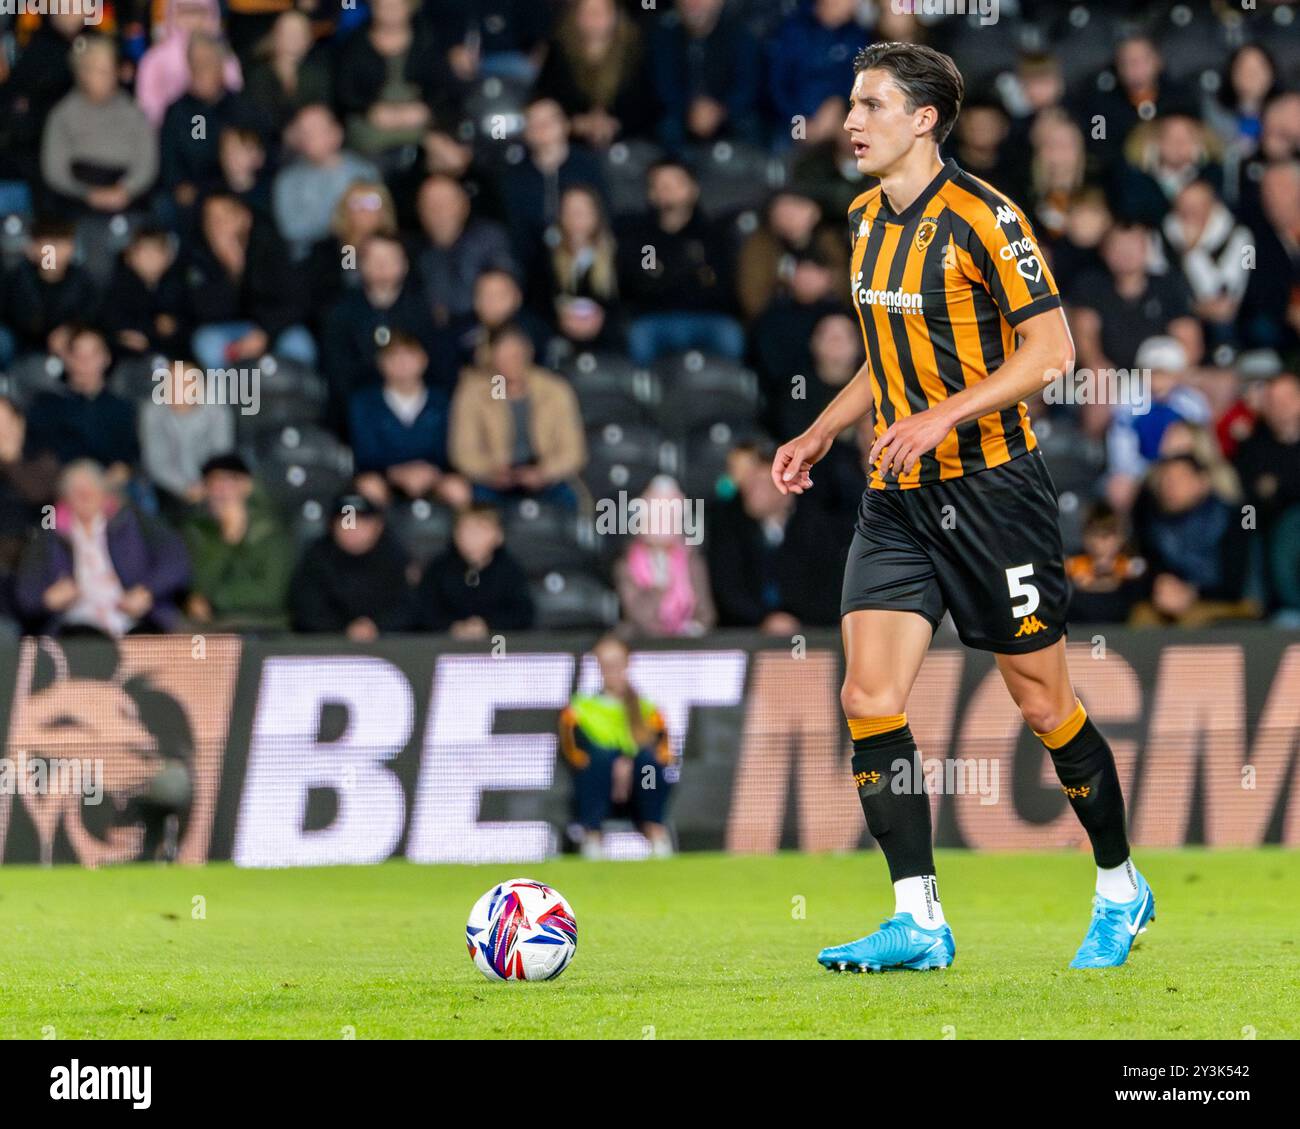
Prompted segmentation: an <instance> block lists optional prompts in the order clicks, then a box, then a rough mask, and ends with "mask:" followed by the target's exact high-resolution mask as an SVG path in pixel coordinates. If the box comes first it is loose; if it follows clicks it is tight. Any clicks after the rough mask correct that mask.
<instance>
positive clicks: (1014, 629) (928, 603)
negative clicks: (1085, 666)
mask: <svg viewBox="0 0 1300 1129" xmlns="http://www.w3.org/2000/svg"><path fill="white" fill-rule="evenodd" d="M1068 602H1069V588H1068V585H1067V583H1066V579H1065V563H1064V560H1063V553H1062V549H1061V529H1060V525H1059V524H1058V520H1057V498H1056V487H1055V486H1054V485H1053V484H1052V478H1051V475H1049V474H1048V473H1047V464H1046V463H1045V462H1044V460H1043V457H1042V455H1041V454H1040V453H1039V452H1038V451H1036V450H1035V451H1031V452H1029V454H1027V455H1021V456H1020V457H1019V458H1015V459H1012V460H1011V461H1010V462H1007V463H1003V464H1002V465H1001V466H996V467H993V468H992V469H991V470H985V471H980V472H979V473H977V474H971V475H963V476H962V477H961V478H952V479H949V480H948V481H946V482H936V483H934V484H933V485H930V486H919V487H915V488H913V489H911V490H872V489H868V490H867V491H865V493H864V494H863V496H862V504H861V506H860V507H859V508H858V521H857V526H856V528H855V530H854V533H853V544H852V545H850V546H849V558H848V562H847V563H846V565H845V566H844V594H843V596H842V598H841V600H840V614H841V615H847V614H848V613H849V612H853V611H861V610H864V609H867V608H882V609H885V610H887V611H912V612H917V613H919V614H920V615H923V616H925V618H926V619H928V620H929V621H930V623H931V624H932V625H933V626H934V627H936V628H937V627H938V626H939V621H940V620H942V619H943V613H944V611H945V610H947V611H950V612H951V613H952V619H953V623H954V624H956V626H957V634H958V635H959V636H960V637H961V641H962V642H963V643H965V644H966V646H968V647H974V648H976V649H978V650H981V651H997V652H999V653H1002V654H1020V653H1023V652H1026V651H1037V650H1041V649H1042V648H1043V647H1049V646H1051V645H1052V644H1053V643H1055V642H1056V641H1057V640H1058V639H1059V638H1061V636H1062V635H1063V634H1065V611H1066V605H1067V604H1068Z"/></svg>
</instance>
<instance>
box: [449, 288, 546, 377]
mask: <svg viewBox="0 0 1300 1129" xmlns="http://www.w3.org/2000/svg"><path fill="white" fill-rule="evenodd" d="M506 325H516V326H518V327H519V328H520V329H522V330H523V331H524V332H525V333H526V334H528V340H529V341H531V342H532V345H533V354H534V355H535V356H538V357H543V358H545V357H548V356H549V355H550V352H551V349H550V342H551V331H550V327H549V326H548V325H547V324H546V322H545V321H543V320H542V319H541V318H540V317H539V316H538V315H537V314H535V313H533V311H532V310H530V309H528V308H527V307H526V306H525V305H524V292H523V290H522V289H520V286H519V282H518V280H517V279H516V278H515V276H514V275H513V274H511V273H510V272H509V271H507V270H501V269H499V268H495V267H494V268H491V269H489V270H485V271H484V272H483V273H482V274H480V275H479V276H478V278H477V280H475V282H474V303H473V308H472V309H471V310H470V312H469V314H468V315H467V316H466V317H463V318H461V319H460V320H459V322H458V323H457V324H456V325H454V326H453V327H452V332H453V335H454V337H455V340H456V347H457V353H456V359H457V360H459V362H460V364H461V365H470V366H473V367H483V366H485V365H487V364H488V353H489V351H490V349H489V340H490V338H491V336H492V334H493V332H494V331H496V330H498V329H500V328H501V327H502V326H506Z"/></svg>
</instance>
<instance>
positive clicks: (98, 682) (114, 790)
mask: <svg viewBox="0 0 1300 1129" xmlns="http://www.w3.org/2000/svg"><path fill="white" fill-rule="evenodd" d="M159 699H163V700H164V701H163V703H162V704H163V705H164V706H165V705H166V704H167V701H168V699H167V696H166V695H164V694H159V693H158V692H157V691H156V690H154V689H152V688H151V687H150V685H149V680H148V679H147V678H142V677H140V676H139V675H136V676H134V677H130V678H128V677H126V676H125V674H124V672H123V670H122V664H121V663H120V655H119V651H118V646H117V644H115V643H113V642H111V641H109V640H103V641H94V642H91V641H78V643H77V645H76V646H75V647H68V648H65V647H63V646H62V645H60V644H59V643H58V642H57V641H55V640H53V639H48V638H42V639H39V640H31V639H29V640H26V641H25V642H24V650H23V654H22V658H21V659H20V663H19V673H18V693H17V694H16V695H15V702H14V710H13V715H12V720H11V725H10V732H9V741H8V746H9V754H8V755H9V759H10V760H11V762H12V763H13V768H14V773H15V776H16V778H17V779H19V780H23V781H29V780H31V779H34V776H33V770H34V769H38V768H39V767H40V766H39V765H35V764H34V763H33V762H36V761H44V762H45V765H46V766H47V772H46V774H45V776H46V780H47V781H48V782H49V784H50V786H47V787H45V788H43V789H42V788H32V787H27V788H25V789H23V790H22V791H20V794H19V797H18V799H19V800H20V801H21V803H22V806H23V809H24V810H25V812H26V814H27V817H28V818H29V819H30V821H31V824H32V827H33V828H34V831H35V835H36V839H37V843H38V847H39V855H40V861H41V862H42V863H45V864H49V863H50V862H52V861H53V860H54V857H55V844H56V837H57V835H58V833H59V831H60V830H62V832H63V834H64V836H65V837H66V839H67V843H68V845H69V846H70V847H71V848H72V852H73V854H74V855H75V857H76V859H77V861H78V862H80V863H82V864H83V865H85V866H102V865H105V864H109V863H115V862H126V861H130V860H134V859H137V858H139V857H141V849H142V845H143V843H144V837H145V831H144V828H143V827H142V826H140V825H139V823H137V822H135V821H134V820H133V819H132V818H131V815H130V814H129V813H128V809H131V810H132V811H134V808H133V805H138V804H139V803H141V802H142V801H146V800H148V799H149V797H150V796H151V794H152V793H153V791H154V790H155V788H156V786H157V785H158V783H159V781H160V780H164V781H166V775H165V774H168V773H169V772H170V773H171V774H172V776H173V779H172V780H171V781H168V783H169V784H170V785H171V787H170V788H169V791H170V792H172V793H176V792H177V791H178V789H177V788H176V787H175V786H174V784H175V780H174V776H175V773H176V770H177V765H178V764H179V765H180V766H184V764H185V761H186V759H187V756H186V752H187V751H186V749H185V746H186V745H188V744H189V742H187V741H185V740H180V741H177V740H176V739H175V738H174V737H173V738H170V739H168V740H167V741H166V742H165V744H166V746H167V747H164V740H163V738H162V737H161V736H160V732H159V727H158V726H157V724H156V721H155V722H154V723H153V724H151V719H150V718H148V717H146V715H145V710H144V708H143V707H144V706H145V705H146V703H150V702H151V700H152V705H153V707H154V710H153V712H155V714H156V707H157V705H158V704H159ZM171 707H172V710H173V711H178V710H179V707H177V706H176V705H175V703H174V702H172V703H171ZM56 767H57V768H58V769H61V770H62V783H63V784H64V785H66V784H67V783H68V780H69V779H70V778H72V777H75V778H76V779H77V780H78V781H79V783H80V784H81V785H82V786H81V787H79V788H75V789H74V788H70V787H54V786H52V784H53V782H54V781H55V780H56V778H57V777H58V776H59V775H60V774H59V773H58V772H56ZM69 768H79V772H78V773H73V774H71V777H70V775H69V772H68V770H69ZM182 775H183V776H184V777H185V780H186V781H188V773H187V772H182ZM91 786H93V788H92V787H91ZM179 791H180V792H185V791H186V788H185V787H182V788H181V789H179ZM92 792H93V797H97V798H98V799H99V801H100V802H101V803H102V804H103V805H107V806H108V807H109V809H110V810H109V812H108V813H106V814H107V816H108V819H109V821H110V823H109V826H107V827H104V828H101V829H100V830H98V831H97V830H92V829H91V827H90V826H88V823H87V816H88V814H89V813H90V812H91V811H92V805H93V797H92ZM88 797H92V798H88ZM179 798H180V800H182V801H184V802H185V803H186V804H188V796H187V795H184V796H180V797H179ZM104 821H105V820H104V818H103V817H100V818H99V819H97V820H96V821H95V822H98V823H101V824H102V823H103V822H104ZM3 831H4V828H0V842H2V841H3Z"/></svg>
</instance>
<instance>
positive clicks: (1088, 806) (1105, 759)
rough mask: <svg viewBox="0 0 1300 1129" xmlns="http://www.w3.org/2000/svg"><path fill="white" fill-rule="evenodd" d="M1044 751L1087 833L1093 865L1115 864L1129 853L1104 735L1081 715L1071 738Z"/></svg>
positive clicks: (1112, 757) (1119, 795) (1120, 798)
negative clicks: (1048, 754) (1078, 726)
mask: <svg viewBox="0 0 1300 1129" xmlns="http://www.w3.org/2000/svg"><path fill="white" fill-rule="evenodd" d="M1049 736H1050V734H1049ZM1044 744H1046V742H1044ZM1047 751H1048V752H1049V753H1050V754H1051V756H1052V764H1053V765H1054V766H1055V768H1056V776H1057V779H1058V780H1060V782H1061V790H1062V791H1063V792H1064V793H1065V794H1066V796H1067V797H1068V798H1069V800H1070V807H1072V808H1073V809H1074V814H1075V815H1076V816H1078V817H1079V822H1080V823H1081V824H1083V829H1084V830H1085V831H1086V832H1087V833H1088V840H1089V842H1091V843H1092V857H1093V858H1094V859H1096V860H1097V865H1098V866H1101V867H1107V868H1109V867H1113V866H1119V865H1120V864H1121V863H1123V861H1124V860H1125V859H1126V858H1128V856H1129V846H1128V831H1127V828H1126V827H1125V822H1124V795H1123V793H1122V792H1121V791H1120V786H1119V773H1118V771H1116V769H1115V755H1114V754H1113V753H1112V752H1111V751H1110V746H1109V745H1108V744H1106V738H1105V737H1103V736H1102V735H1101V731H1100V730H1099V729H1098V728H1097V727H1096V726H1095V725H1093V723H1092V719H1091V718H1084V722H1083V725H1082V727H1081V728H1080V729H1079V731H1078V732H1077V733H1076V734H1075V735H1074V736H1073V737H1071V738H1070V739H1069V740H1068V741H1067V742H1066V743H1065V744H1064V745H1062V746H1061V747H1060V748H1057V749H1053V748H1052V747H1051V746H1050V745H1049V746H1048V747H1047Z"/></svg>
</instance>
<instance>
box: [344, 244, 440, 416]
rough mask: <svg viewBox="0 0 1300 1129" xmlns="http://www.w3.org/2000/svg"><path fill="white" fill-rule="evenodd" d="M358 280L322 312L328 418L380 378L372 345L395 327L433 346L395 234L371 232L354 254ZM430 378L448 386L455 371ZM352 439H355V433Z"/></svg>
mask: <svg viewBox="0 0 1300 1129" xmlns="http://www.w3.org/2000/svg"><path fill="white" fill-rule="evenodd" d="M358 265H359V266H360V268H361V269H360V271H358V272H357V273H359V274H360V275H361V286H360V287H359V288H357V289H355V290H351V291H349V292H348V293H346V294H344V295H343V297H342V298H340V299H339V301H338V302H337V303H336V304H335V305H334V307H333V308H332V309H331V310H330V312H329V315H328V316H327V317H326V318H325V337H324V342H323V344H324V349H323V368H324V370H325V378H326V380H327V382H328V383H329V389H330V400H331V408H330V414H331V418H332V419H333V420H334V421H335V422H336V423H337V424H339V425H342V424H343V422H344V415H345V414H346V411H347V406H348V403H349V402H350V400H351V398H352V397H353V396H354V395H355V394H356V393H357V392H359V391H360V390H361V389H363V388H367V387H373V386H374V385H376V384H378V382H379V370H378V368H377V367H376V364H375V360H376V350H377V349H378V348H379V347H380V346H382V345H383V344H384V343H386V342H389V341H391V340H392V339H393V338H394V336H395V335H397V334H398V333H401V334H404V335H408V336H411V337H414V338H417V339H419V340H420V341H422V342H423V343H424V349H426V350H427V349H430V348H432V333H431V330H432V327H431V326H430V324H429V313H428V302H427V300H426V298H425V297H424V293H423V288H422V287H421V286H420V281H419V279H418V278H415V277H414V276H412V274H411V271H410V264H409V263H408V262H407V258H406V248H405V247H404V246H403V245H402V241H401V240H400V239H398V238H397V236H396V235H379V234H375V235H371V236H369V237H368V238H367V239H366V241H365V242H364V243H362V244H361V248H360V255H359V258H358ZM432 377H433V379H432V380H431V383H432V384H433V385H434V386H435V387H438V388H442V389H444V390H446V389H450V387H451V385H452V383H453V382H454V379H455V375H454V373H448V372H445V371H443V370H442V369H441V368H440V369H439V370H438V371H436V372H435V373H433V374H432ZM354 439H356V440H358V441H359V439H360V437H359V436H356V435H354Z"/></svg>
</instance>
